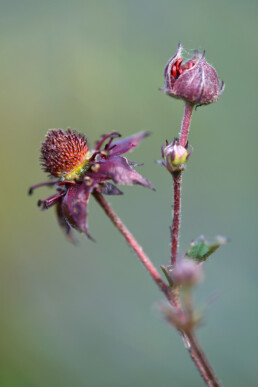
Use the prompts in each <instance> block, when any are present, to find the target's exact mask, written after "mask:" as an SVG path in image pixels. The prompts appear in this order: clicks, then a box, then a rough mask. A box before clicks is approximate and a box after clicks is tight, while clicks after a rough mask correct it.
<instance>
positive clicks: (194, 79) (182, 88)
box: [161, 43, 224, 106]
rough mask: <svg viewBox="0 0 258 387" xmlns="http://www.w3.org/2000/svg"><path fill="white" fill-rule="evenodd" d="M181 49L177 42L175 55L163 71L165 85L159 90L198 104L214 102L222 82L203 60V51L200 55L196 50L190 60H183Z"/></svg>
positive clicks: (218, 94)
mask: <svg viewBox="0 0 258 387" xmlns="http://www.w3.org/2000/svg"><path fill="white" fill-rule="evenodd" d="M182 49H183V48H182V46H181V44H180V43H179V45H178V49H177V51H176V53H175V55H174V56H173V57H172V58H171V59H170V60H169V61H168V63H167V65H166V67H165V71H164V78H165V86H164V89H161V90H163V91H164V92H165V93H166V94H168V95H169V96H171V97H174V98H179V99H183V100H185V101H187V102H190V103H191V104H195V105H199V106H200V105H205V104H209V103H212V102H216V101H217V99H218V98H219V97H220V95H221V93H222V92H223V90H224V83H223V82H222V84H221V86H220V84H219V78H218V75H217V72H216V70H215V69H214V68H213V67H212V66H211V65H210V64H209V63H207V62H206V60H205V52H203V55H201V54H200V53H199V52H198V51H196V52H195V54H194V56H193V57H192V58H191V59H190V60H188V61H184V62H183V59H182V58H181V54H182Z"/></svg>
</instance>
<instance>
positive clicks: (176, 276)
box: [170, 259, 203, 287]
mask: <svg viewBox="0 0 258 387" xmlns="http://www.w3.org/2000/svg"><path fill="white" fill-rule="evenodd" d="M170 276H171V280H172V282H173V283H174V284H175V285H182V286H187V287H189V286H194V285H196V284H198V283H199V282H201V280H202V279H203V271H202V267H201V265H200V264H198V263H196V262H194V261H192V260H190V259H181V260H179V261H178V263H177V264H176V266H175V267H174V269H173V270H172V271H171V274H170Z"/></svg>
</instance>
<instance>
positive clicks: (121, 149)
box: [110, 131, 150, 156]
mask: <svg viewBox="0 0 258 387" xmlns="http://www.w3.org/2000/svg"><path fill="white" fill-rule="evenodd" d="M149 134H150V133H149V132H146V131H143V132H139V133H137V134H133V135H132V136H130V137H127V138H124V139H123V140H118V141H115V142H112V144H111V147H110V148H111V150H110V154H111V155H112V156H119V155H122V154H123V153H127V152H131V151H133V150H134V148H135V147H137V146H138V145H139V144H140V143H141V142H142V140H143V139H144V138H145V137H147V136H149Z"/></svg>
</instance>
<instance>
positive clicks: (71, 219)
mask: <svg viewBox="0 0 258 387" xmlns="http://www.w3.org/2000/svg"><path fill="white" fill-rule="evenodd" d="M92 190H93V186H92V185H86V184H85V183H81V182H80V183H76V184H75V185H71V187H69V188H68V190H67V193H66V195H65V197H64V198H63V199H62V212H63V215H64V217H65V220H66V221H67V222H68V224H69V225H70V226H71V227H73V228H75V229H76V230H77V231H79V232H83V233H84V234H85V235H87V237H88V238H90V239H92V238H91V236H90V234H89V232H88V224H87V205H88V201H89V197H90V193H91V192H92Z"/></svg>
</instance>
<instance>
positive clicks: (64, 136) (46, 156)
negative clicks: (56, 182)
mask: <svg viewBox="0 0 258 387" xmlns="http://www.w3.org/2000/svg"><path fill="white" fill-rule="evenodd" d="M89 158H90V153H89V149H88V146H87V139H86V138H85V137H84V136H83V135H82V134H78V133H77V132H76V131H75V130H73V131H71V130H70V129H68V130H67V131H66V132H65V131H63V130H62V129H50V130H49V131H48V133H47V135H46V138H45V141H44V142H43V143H42V145H41V157H40V161H41V162H42V166H43V168H44V171H45V172H49V173H50V174H51V175H52V176H55V177H58V178H60V179H62V180H64V179H65V180H76V179H78V178H80V177H81V175H82V173H83V172H85V171H86V170H87V168H88V161H89Z"/></svg>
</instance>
